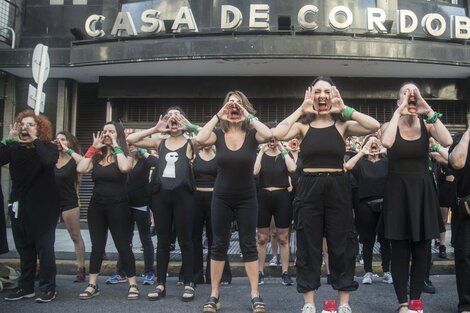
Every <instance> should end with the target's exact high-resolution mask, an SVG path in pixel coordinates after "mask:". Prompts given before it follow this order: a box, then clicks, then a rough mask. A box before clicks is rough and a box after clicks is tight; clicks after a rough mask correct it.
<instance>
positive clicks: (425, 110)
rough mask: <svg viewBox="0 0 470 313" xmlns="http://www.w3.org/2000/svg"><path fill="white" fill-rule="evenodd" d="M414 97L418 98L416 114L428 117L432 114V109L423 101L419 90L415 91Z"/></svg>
mask: <svg viewBox="0 0 470 313" xmlns="http://www.w3.org/2000/svg"><path fill="white" fill-rule="evenodd" d="M414 95H415V98H416V114H419V115H425V116H428V114H429V112H432V109H431V107H430V106H429V104H428V103H427V102H426V100H424V99H423V97H422V96H421V93H420V92H419V89H418V88H416V89H415V90H414Z"/></svg>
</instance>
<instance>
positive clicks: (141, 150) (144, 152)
mask: <svg viewBox="0 0 470 313" xmlns="http://www.w3.org/2000/svg"><path fill="white" fill-rule="evenodd" d="M147 152H148V150H147V149H145V148H137V153H139V154H140V155H144V154H146V153H147Z"/></svg>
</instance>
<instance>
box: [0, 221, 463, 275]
mask: <svg viewBox="0 0 470 313" xmlns="http://www.w3.org/2000/svg"><path fill="white" fill-rule="evenodd" d="M81 232H82V237H83V240H84V241H85V250H86V255H85V260H86V261H87V263H88V260H89V257H90V251H91V242H90V235H89V232H88V229H87V228H86V224H83V223H82V230H81ZM7 238H8V245H9V248H10V252H9V253H6V254H3V255H0V262H2V263H6V264H8V265H10V266H13V267H16V268H18V267H19V257H18V254H17V252H16V250H15V244H14V242H13V235H12V232H11V228H7ZM446 238H447V240H446V246H447V259H439V258H438V252H439V251H438V249H437V247H434V245H433V246H432V252H433V267H432V270H431V271H432V274H454V249H453V248H452V247H451V246H450V243H449V240H450V238H451V234H450V230H447V233H446ZM152 239H153V243H154V246H155V248H156V247H157V246H156V241H157V237H156V236H155V237H152ZM294 241H295V235H293V236H291V247H293V246H294ZM140 248H141V244H140V240H139V234H138V231H137V230H135V231H134V237H133V252H134V255H135V259H136V267H137V273H142V272H143V268H144V265H143V253H142V251H141V249H140ZM55 251H56V260H57V261H56V262H57V266H58V269H57V271H58V274H74V273H75V268H76V265H75V252H74V247H73V242H72V240H71V239H70V236H69V234H68V232H67V230H66V229H65V226H64V224H63V223H61V224H59V225H58V227H57V230H56V242H55ZM206 252H207V251H206V250H204V258H205V253H206ZM117 255H118V254H117V251H116V247H115V246H114V243H113V240H112V237H111V235H109V236H108V242H107V245H106V256H107V259H106V260H105V261H104V262H103V266H102V271H101V272H102V274H103V275H109V274H111V273H112V272H113V271H114V267H115V264H116V260H117ZM228 255H229V260H230V265H231V268H232V272H233V276H245V271H244V266H243V262H242V257H241V255H240V248H239V245H238V233H237V232H235V233H233V234H232V238H231V240H230V246H229V251H228ZM294 258H295V257H294V255H293V254H292V253H291V258H290V262H291V269H290V271H292V274H293V275H295V267H294V266H293V262H294ZM270 259H271V245H270V244H269V243H268V245H267V257H266V262H269V260H270ZM180 266H181V251H180V250H179V246H178V243H176V249H175V250H174V251H172V252H171V254H170V266H169V268H168V272H169V275H170V276H175V275H178V273H179V269H180ZM373 268H374V272H376V273H380V272H381V271H382V269H381V266H380V255H379V245H378V244H376V245H375V247H374V263H373ZM265 272H266V273H265V274H266V276H281V269H280V267H268V266H266V268H265ZM363 274H364V270H363V267H362V265H361V264H359V263H358V262H357V263H356V275H357V276H362V275H363Z"/></svg>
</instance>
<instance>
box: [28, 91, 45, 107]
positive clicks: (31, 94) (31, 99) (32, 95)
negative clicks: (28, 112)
mask: <svg viewBox="0 0 470 313" xmlns="http://www.w3.org/2000/svg"><path fill="white" fill-rule="evenodd" d="M36 93H37V89H36V88H35V87H34V86H33V85H29V89H28V106H29V107H30V108H32V109H34V107H35V106H36ZM45 102H46V94H45V93H44V92H43V93H42V97H41V106H40V107H39V111H40V112H41V113H44V103H45Z"/></svg>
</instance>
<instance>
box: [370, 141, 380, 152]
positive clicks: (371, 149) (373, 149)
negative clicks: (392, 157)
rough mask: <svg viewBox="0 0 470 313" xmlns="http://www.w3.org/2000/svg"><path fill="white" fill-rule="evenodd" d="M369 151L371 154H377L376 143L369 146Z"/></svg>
mask: <svg viewBox="0 0 470 313" xmlns="http://www.w3.org/2000/svg"><path fill="white" fill-rule="evenodd" d="M370 151H371V152H378V151H379V145H378V144H376V143H373V144H371V145H370Z"/></svg>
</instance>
